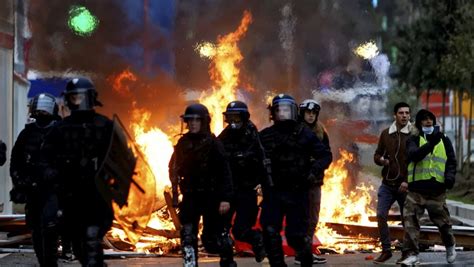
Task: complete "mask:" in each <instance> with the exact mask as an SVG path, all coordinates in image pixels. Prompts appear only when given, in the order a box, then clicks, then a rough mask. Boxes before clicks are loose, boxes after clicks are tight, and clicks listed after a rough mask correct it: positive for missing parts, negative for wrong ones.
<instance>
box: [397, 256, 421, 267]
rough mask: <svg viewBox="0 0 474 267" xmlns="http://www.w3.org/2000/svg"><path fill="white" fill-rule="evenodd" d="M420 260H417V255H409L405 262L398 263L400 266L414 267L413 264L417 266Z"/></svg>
mask: <svg viewBox="0 0 474 267" xmlns="http://www.w3.org/2000/svg"><path fill="white" fill-rule="evenodd" d="M419 263H420V259H419V258H418V255H410V256H408V257H407V258H406V259H405V260H403V261H402V262H400V264H401V265H402V266H403V265H414V264H419Z"/></svg>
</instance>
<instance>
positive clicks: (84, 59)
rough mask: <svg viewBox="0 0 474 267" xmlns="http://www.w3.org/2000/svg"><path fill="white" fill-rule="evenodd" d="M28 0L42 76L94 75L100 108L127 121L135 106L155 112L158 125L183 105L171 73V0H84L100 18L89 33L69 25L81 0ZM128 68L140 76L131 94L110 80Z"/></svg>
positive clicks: (34, 66) (32, 56)
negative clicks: (70, 15)
mask: <svg viewBox="0 0 474 267" xmlns="http://www.w3.org/2000/svg"><path fill="white" fill-rule="evenodd" d="M29 2H30V5H29V6H28V21H29V27H30V28H31V32H32V38H31V40H30V42H31V48H30V50H29V61H28V62H27V64H28V67H29V68H30V71H31V70H34V71H35V72H36V73H39V74H38V76H39V77H56V78H60V77H63V78H67V77H72V76H87V77H90V78H91V79H92V80H93V82H94V83H95V86H96V88H97V90H98V91H99V98H100V100H101V102H102V103H104V108H99V109H98V111H99V112H101V113H105V114H106V115H108V116H111V115H112V114H113V113H118V114H119V116H120V117H121V119H122V120H123V121H124V122H125V123H126V124H128V121H129V120H130V113H131V110H132V109H133V108H134V107H137V108H145V109H147V110H149V111H151V112H152V113H153V115H152V121H153V122H154V123H156V124H157V125H158V124H166V123H167V122H169V121H170V120H171V119H172V118H171V117H174V116H176V117H177V115H176V114H179V113H180V112H182V110H184V106H185V103H184V100H183V98H182V97H181V96H182V94H181V92H182V91H183V89H182V88H181V86H179V85H178V84H177V83H176V82H175V80H174V77H173V75H174V73H173V69H174V66H173V65H174V57H173V49H172V46H173V40H172V38H170V35H172V34H171V33H170V29H172V28H173V25H174V19H175V17H174V14H175V13H176V12H175V11H174V2H173V1H158V2H155V1H134V0H124V1H115V0H101V1H84V2H83V3H80V4H81V5H84V6H85V7H87V9H88V10H90V12H91V13H92V14H93V15H94V16H96V17H97V18H98V19H99V25H98V28H97V30H96V31H95V32H94V33H93V34H92V35H91V36H89V37H82V36H78V35H76V34H74V32H73V31H72V30H70V29H69V28H68V23H67V21H68V11H69V9H70V8H71V7H72V6H73V5H77V4H78V2H77V1H74V0H35V1H29ZM160 12H166V16H165V15H163V14H159V13H160ZM158 17H159V19H158ZM125 69H130V70H131V71H132V72H133V73H134V74H135V75H136V76H137V81H135V82H129V87H130V94H128V95H121V94H118V93H117V92H116V91H114V90H113V89H112V85H111V81H110V79H111V77H113V76H115V75H118V74H119V73H121V72H122V71H123V70H125ZM171 112H175V113H176V114H171ZM176 120H177V119H176Z"/></svg>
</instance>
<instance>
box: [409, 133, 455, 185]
mask: <svg viewBox="0 0 474 267" xmlns="http://www.w3.org/2000/svg"><path fill="white" fill-rule="evenodd" d="M426 143H427V141H426V139H425V138H424V137H422V136H420V144H419V146H420V147H421V146H422V145H424V144H426ZM447 159H448V156H447V155H446V149H445V148H444V143H443V140H441V141H439V143H438V144H437V145H436V146H435V147H434V149H433V152H432V153H429V154H428V155H426V157H425V158H424V159H423V160H422V161H419V162H417V163H415V162H410V164H408V183H411V182H414V181H422V180H430V179H431V177H434V178H435V179H436V181H438V182H440V183H444V170H445V169H446V161H447Z"/></svg>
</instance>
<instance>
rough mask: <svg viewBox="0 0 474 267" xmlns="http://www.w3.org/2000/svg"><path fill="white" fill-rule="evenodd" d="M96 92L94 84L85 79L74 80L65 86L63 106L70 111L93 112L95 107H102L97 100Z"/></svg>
mask: <svg viewBox="0 0 474 267" xmlns="http://www.w3.org/2000/svg"><path fill="white" fill-rule="evenodd" d="M97 95H98V93H97V91H96V89H95V87H94V84H93V83H92V82H91V81H90V80H89V79H86V78H74V79H72V80H70V81H69V82H68V83H67V85H66V90H65V91H64V104H65V105H66V106H67V107H68V108H69V109H70V110H71V111H73V110H93V109H94V107H95V106H102V103H100V102H99V101H98V100H97Z"/></svg>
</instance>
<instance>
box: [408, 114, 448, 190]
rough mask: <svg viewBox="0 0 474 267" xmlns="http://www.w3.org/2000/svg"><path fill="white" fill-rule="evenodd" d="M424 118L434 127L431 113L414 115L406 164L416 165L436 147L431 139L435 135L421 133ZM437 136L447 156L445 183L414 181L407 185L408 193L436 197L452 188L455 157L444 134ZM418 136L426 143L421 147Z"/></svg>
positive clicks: (434, 139)
mask: <svg viewBox="0 0 474 267" xmlns="http://www.w3.org/2000/svg"><path fill="white" fill-rule="evenodd" d="M426 118H431V119H432V120H433V125H436V117H435V115H434V114H433V113H431V112H430V111H428V110H425V109H422V110H420V111H418V113H417V114H416V121H415V127H413V129H412V135H411V136H410V138H409V139H408V141H407V160H408V164H409V163H410V162H415V163H417V162H419V161H421V160H423V159H424V158H425V157H426V156H427V155H428V154H429V153H432V152H433V148H434V147H435V146H436V145H437V142H436V138H433V136H434V135H435V134H436V133H434V134H428V135H426V134H424V133H423V131H422V127H421V121H422V120H424V119H426ZM439 134H440V135H441V140H442V141H443V142H444V147H445V149H446V156H447V160H446V168H445V171H444V178H445V182H444V183H439V182H437V181H436V179H435V178H434V177H433V178H432V179H431V180H423V181H414V182H411V183H409V184H408V190H409V191H412V192H417V193H420V194H425V195H432V196H437V195H440V194H442V193H444V192H446V189H451V188H452V187H453V185H454V182H455V176H456V156H455V154H454V149H453V145H452V143H451V141H450V140H449V138H448V137H447V136H446V135H444V134H441V133H439ZM420 135H424V137H425V138H426V139H427V141H428V142H427V143H426V144H424V145H423V146H421V147H420V146H419V144H420Z"/></svg>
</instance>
